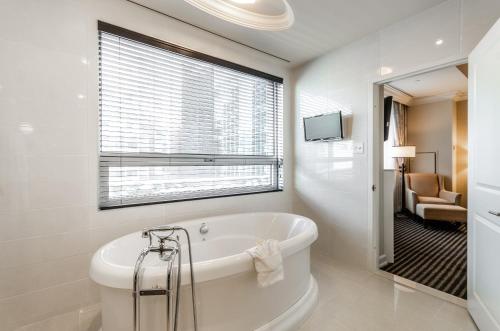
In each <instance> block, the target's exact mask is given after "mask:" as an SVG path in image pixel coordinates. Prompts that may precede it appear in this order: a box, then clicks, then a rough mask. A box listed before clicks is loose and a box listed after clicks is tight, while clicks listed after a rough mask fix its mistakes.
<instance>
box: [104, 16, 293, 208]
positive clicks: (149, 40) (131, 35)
mask: <svg viewBox="0 0 500 331" xmlns="http://www.w3.org/2000/svg"><path fill="white" fill-rule="evenodd" d="M98 32H106V33H110V34H113V35H116V36H118V37H123V38H126V39H130V40H132V41H136V42H140V43H143V44H146V45H150V46H153V47H157V48H161V49H164V50H167V51H170V52H174V53H177V54H180V55H183V56H187V57H190V58H193V59H197V60H201V61H204V62H208V63H212V64H215V65H218V66H221V67H226V68H229V69H232V70H235V71H239V72H242V73H246V74H249V75H253V76H256V77H260V78H263V79H266V80H269V81H272V82H275V83H279V84H283V78H281V77H278V76H274V75H271V74H268V73H265V72H262V71H259V70H256V69H253V68H249V67H246V66H243V65H240V64H237V63H234V62H230V61H227V60H224V59H220V58H217V57H214V56H211V55H207V54H204V53H201V52H197V51H194V50H191V49H189V48H185V47H182V46H178V45H175V44H172V43H169V42H166V41H163V40H160V39H157V38H154V37H150V36H147V35H143V34H141V33H138V32H134V31H131V30H128V29H125V28H122V27H119V26H116V25H112V24H109V23H106V22H103V21H98ZM99 66H100V64H99ZM99 94H100V93H99ZM100 108H101V105H100ZM281 134H283V132H281ZM124 154H126V153H124ZM101 158H102V155H101V154H100V156H99V159H101ZM277 162H278V163H277V167H278V168H280V169H281V172H280V174H281V176H283V175H284V173H283V170H282V167H283V159H279V160H278V161H277ZM99 163H101V160H100V161H99ZM277 171H278V172H279V171H280V170H279V169H278V170H277ZM281 180H283V179H281ZM105 182H106V181H105V180H104V181H103V180H99V185H102V184H103V183H105ZM282 191H283V188H282V187H279V186H278V187H277V188H274V189H271V190H263V191H253V192H244V193H233V194H225V195H215V196H210V195H209V196H203V197H192V198H182V199H173V200H160V201H151V202H138V203H128V204H123V205H101V201H99V203H98V206H99V209H100V210H107V209H117V208H126V207H135V206H144V205H153V204H161V203H172V202H182V201H192V200H204V199H215V198H224V197H234V196H241V195H253V194H261V193H272V192H282Z"/></svg>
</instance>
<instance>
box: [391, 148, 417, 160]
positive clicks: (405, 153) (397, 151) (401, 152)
mask: <svg viewBox="0 0 500 331" xmlns="http://www.w3.org/2000/svg"><path fill="white" fill-rule="evenodd" d="M416 151H417V148H416V146H393V147H392V149H391V156H392V157H415V155H416Z"/></svg>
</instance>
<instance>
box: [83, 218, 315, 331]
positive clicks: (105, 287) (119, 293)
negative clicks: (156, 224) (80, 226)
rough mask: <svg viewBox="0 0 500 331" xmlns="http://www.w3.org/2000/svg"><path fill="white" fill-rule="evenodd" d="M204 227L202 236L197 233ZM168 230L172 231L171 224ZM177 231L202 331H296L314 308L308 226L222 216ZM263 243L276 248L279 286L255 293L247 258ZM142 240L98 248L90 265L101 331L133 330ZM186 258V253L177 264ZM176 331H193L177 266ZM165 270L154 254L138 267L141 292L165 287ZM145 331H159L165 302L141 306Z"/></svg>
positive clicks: (299, 221)
mask: <svg viewBox="0 0 500 331" xmlns="http://www.w3.org/2000/svg"><path fill="white" fill-rule="evenodd" d="M203 223H206V224H207V226H208V232H207V233H206V234H201V233H200V227H201V225H202V224H203ZM170 225H173V224H170ZM175 225H178V226H182V227H185V228H186V229H187V230H188V231H189V233H190V236H191V241H192V250H193V262H194V264H193V270H194V273H195V281H196V299H197V310H198V326H199V330H200V331H226V330H227V331H246V330H258V331H264V330H295V329H297V328H298V326H299V325H300V324H301V323H302V321H303V320H304V319H306V318H307V317H308V315H309V314H310V312H311V311H312V309H313V308H314V306H315V304H316V301H317V295H318V294H317V293H318V290H317V285H316V281H315V280H314V278H313V277H312V275H311V272H310V245H311V244H312V243H313V242H314V241H315V240H316V238H317V236H318V232H317V228H316V225H315V224H314V222H313V221H311V220H310V219H308V218H306V217H303V216H299V215H293V214H286V213H247V214H234V215H223V216H216V217H209V218H202V219H196V220H192V221H186V222H179V223H175ZM261 239H276V240H279V241H280V248H281V252H282V255H283V267H284V274H285V277H284V280H282V281H280V282H278V283H276V284H274V285H271V286H269V287H265V288H260V287H258V285H257V277H256V276H257V275H256V272H255V268H254V264H253V260H252V258H251V257H250V255H249V254H248V253H246V250H247V249H249V248H251V247H253V246H255V245H256V242H257V241H258V240H261ZM147 245H148V240H147V239H143V238H142V237H141V233H140V232H136V233H131V234H129V235H126V236H124V237H121V238H118V239H116V240H114V241H112V242H110V243H108V244H106V245H104V246H103V247H101V248H100V249H99V250H98V251H97V252H96V253H95V254H94V257H93V259H92V263H91V267H90V276H91V278H92V279H93V280H94V281H95V282H96V283H98V284H99V285H100V292H101V301H102V321H103V329H102V330H103V331H114V330H121V331H129V330H130V331H132V330H133V296H132V287H133V281H132V278H133V271H134V265H135V262H136V260H137V257H138V256H139V253H140V252H141V250H143V249H144V248H146V247H147ZM186 256H187V254H186V252H184V254H183V257H186ZM182 263H183V264H182V287H181V305H180V326H181V327H180V330H182V331H187V330H192V329H193V323H192V310H191V296H190V287H189V271H190V269H189V264H188V263H187V260H185V259H184V258H183V259H182ZM164 266H165V262H163V261H161V260H160V259H159V258H158V255H157V254H150V255H149V256H148V257H147V258H146V260H145V261H144V264H143V267H144V273H143V276H142V282H141V284H142V285H141V287H142V288H153V287H162V286H164V284H165V267H164ZM141 325H142V329H143V330H148V331H157V330H158V331H159V330H165V299H164V297H160V296H155V297H148V298H146V299H141Z"/></svg>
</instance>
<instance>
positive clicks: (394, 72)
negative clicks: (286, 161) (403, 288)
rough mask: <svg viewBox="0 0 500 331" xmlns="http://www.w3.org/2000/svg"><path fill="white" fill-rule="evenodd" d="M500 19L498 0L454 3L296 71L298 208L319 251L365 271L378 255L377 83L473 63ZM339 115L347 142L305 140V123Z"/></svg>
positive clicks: (296, 202) (296, 200)
mask: <svg viewBox="0 0 500 331" xmlns="http://www.w3.org/2000/svg"><path fill="white" fill-rule="evenodd" d="M499 17H500V2H499V1H497V0H448V1H445V2H443V3H441V4H439V5H438V6H436V7H434V8H431V9H428V10H426V11H424V12H422V13H420V14H417V15H415V16H412V17H409V18H407V19H405V20H403V21H401V22H398V23H396V24H393V25H391V26H388V27H386V28H384V29H382V30H381V31H377V32H374V33H373V34H371V35H369V36H367V37H365V38H364V39H362V40H359V41H357V42H355V43H352V44H350V45H347V46H345V47H343V48H340V49H337V50H334V51H332V52H329V53H327V54H325V55H324V56H322V57H320V58H318V59H315V60H313V61H311V62H309V63H306V64H305V65H303V66H301V67H299V68H297V69H296V70H295V71H294V73H293V77H294V81H295V86H294V90H293V104H294V127H295V145H294V151H295V155H294V158H295V171H294V176H295V193H296V194H295V200H294V207H295V211H296V212H298V213H302V214H305V215H308V216H311V217H312V218H313V219H314V220H315V221H316V222H317V224H318V226H319V229H320V231H319V233H320V235H319V240H318V242H317V245H316V248H317V249H320V250H322V251H323V252H327V253H328V254H329V255H331V256H333V257H335V258H337V259H344V260H347V261H349V262H353V263H356V264H359V265H362V266H366V265H367V261H368V257H369V256H371V255H370V248H372V247H371V233H370V223H369V222H370V217H369V214H370V210H369V206H370V201H371V186H372V184H373V183H371V181H370V177H369V172H370V171H371V170H370V169H369V166H370V162H369V158H371V155H370V151H369V149H368V148H367V147H368V146H369V142H370V141H369V137H370V134H371V128H370V125H371V122H370V120H371V118H370V117H371V116H372V103H373V85H372V84H373V83H374V82H377V81H380V80H385V79H389V78H391V77H396V76H400V75H404V74H408V73H412V72H415V71H418V70H422V69H426V68H430V67H433V66H439V65H442V64H445V63H449V62H451V61H456V60H459V59H463V58H466V57H467V56H468V54H469V52H470V51H471V50H472V49H473V47H474V46H475V45H476V43H477V42H478V41H479V40H480V39H481V37H482V36H483V35H484V33H485V32H486V31H487V30H488V29H489V27H490V26H492V25H493V23H494V22H495V21H496V20H497V19H498V18H499ZM438 39H441V40H442V41H443V42H442V43H441V44H440V45H437V44H436V41H437V40H438ZM335 110H341V111H342V112H343V113H344V115H346V117H347V120H346V124H347V128H346V129H347V130H346V131H347V132H346V135H347V137H346V139H345V140H344V141H342V142H329V143H325V142H307V143H306V142H304V137H303V128H302V118H303V117H305V116H311V115H316V114H321V113H326V112H331V111H335ZM360 144H362V145H363V146H364V149H363V151H360V152H359V153H357V152H356V150H355V149H354V148H353V146H356V145H360Z"/></svg>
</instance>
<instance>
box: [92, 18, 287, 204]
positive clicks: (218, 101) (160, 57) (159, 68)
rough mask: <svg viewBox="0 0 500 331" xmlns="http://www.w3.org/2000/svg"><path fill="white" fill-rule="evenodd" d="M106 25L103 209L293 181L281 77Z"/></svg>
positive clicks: (102, 47)
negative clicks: (286, 155) (286, 171)
mask: <svg viewBox="0 0 500 331" xmlns="http://www.w3.org/2000/svg"><path fill="white" fill-rule="evenodd" d="M103 26H104V27H107V26H108V25H106V24H101V25H100V26H99V55H100V63H99V68H100V158H99V182H100V185H99V187H100V190H99V191H100V192H99V193H100V196H99V205H100V207H101V208H102V209H106V208H115V207H122V206H129V205H138V204H148V203H159V202H168V201H180V200H188V199H200V198H209V197H220V196H230V195H239V194H249V193H259V192H269V191H276V190H281V189H282V188H283V176H282V172H283V144H282V136H283V132H282V128H283V125H282V121H283V119H282V115H283V86H282V83H281V82H280V81H276V80H273V79H269V78H268V77H267V76H264V77H261V76H262V75H256V74H255V73H258V72H257V71H254V70H253V69H248V68H244V67H241V68H244V69H248V71H249V72H250V73H249V72H244V71H241V70H237V69H235V68H232V67H230V66H227V65H224V64H226V62H225V61H222V60H221V61H222V62H224V63H223V65H221V64H219V63H214V62H215V61H212V60H213V58H211V57H208V58H209V61H205V60H203V59H200V58H197V57H200V53H195V52H193V54H194V56H192V54H190V53H189V52H186V50H185V49H179V51H176V49H175V46H172V45H170V44H165V45H167V46H168V47H162V44H161V42H159V41H157V40H155V42H154V43H150V42H148V40H147V39H146V40H141V39H140V38H134V39H132V38H130V36H129V35H127V33H126V32H128V30H123V31H124V33H123V34H121V33H120V28H117V27H114V26H112V27H113V29H111V31H107V30H110V29H105V28H103ZM134 36H138V34H135V33H134ZM145 38H149V37H145ZM235 66H237V67H238V68H240V66H238V65H235Z"/></svg>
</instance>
